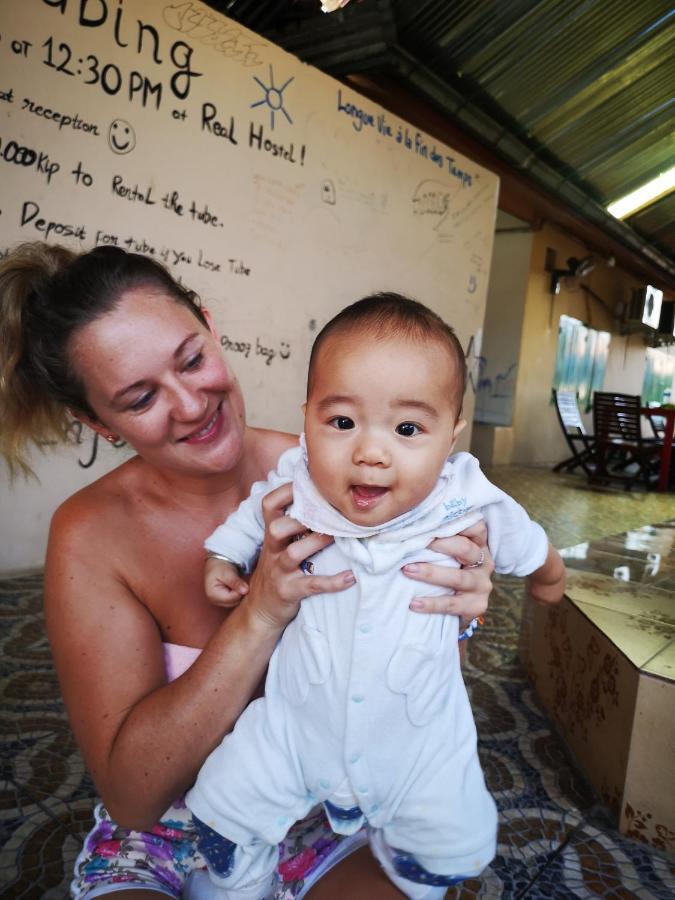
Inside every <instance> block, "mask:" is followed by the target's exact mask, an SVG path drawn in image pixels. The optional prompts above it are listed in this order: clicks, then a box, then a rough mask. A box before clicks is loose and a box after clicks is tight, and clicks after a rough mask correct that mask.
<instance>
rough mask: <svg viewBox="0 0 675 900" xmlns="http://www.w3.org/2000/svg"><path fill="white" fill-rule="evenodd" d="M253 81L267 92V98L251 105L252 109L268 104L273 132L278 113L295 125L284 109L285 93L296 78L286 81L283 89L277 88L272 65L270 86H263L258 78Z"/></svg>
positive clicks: (255, 77)
mask: <svg viewBox="0 0 675 900" xmlns="http://www.w3.org/2000/svg"><path fill="white" fill-rule="evenodd" d="M253 80H254V81H257V82H258V84H259V85H260V87H261V88H262V89H263V91H264V92H265V96H264V97H263V98H262V100H258V101H256V103H252V104H251V109H253V107H255V106H263V105H264V104H267V106H269V108H270V125H271V127H272V131H274V114H275V113H276V112H282V113H283V114H284V115H285V116H286V118H287V119H288V121H289V122H290V123H291V125H292V124H293V119H291V117H290V116H289V115H288V113H287V112H286V110H285V108H284V98H283V93H284V91H285V90H286V88H287V87H288V85H289V84H290V83H291V81H294V80H295V76H294V75H293V76H291V77H290V78H289V79H288V81H286V82H285V83H284V84H283V85H282V86H281V87H275V85H274V71H273V70H272V66H271V65H270V83H269V85H267V84H263V82H262V81H261V80H260V79H259V78H258V77H257V76H256V75H254V76H253Z"/></svg>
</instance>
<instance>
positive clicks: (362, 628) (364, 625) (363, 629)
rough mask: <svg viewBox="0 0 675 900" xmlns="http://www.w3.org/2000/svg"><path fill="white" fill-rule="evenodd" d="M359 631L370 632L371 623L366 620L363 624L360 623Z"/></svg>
mask: <svg viewBox="0 0 675 900" xmlns="http://www.w3.org/2000/svg"><path fill="white" fill-rule="evenodd" d="M359 631H360V632H362V633H363V634H368V632H369V631H370V625H368V624H367V623H366V622H364V623H363V625H359Z"/></svg>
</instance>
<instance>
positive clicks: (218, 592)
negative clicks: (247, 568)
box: [204, 556, 248, 608]
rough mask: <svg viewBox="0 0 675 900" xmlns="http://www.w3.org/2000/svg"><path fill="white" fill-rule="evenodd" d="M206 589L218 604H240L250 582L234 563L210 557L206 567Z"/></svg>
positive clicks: (230, 605) (227, 605) (212, 599)
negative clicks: (246, 580)
mask: <svg viewBox="0 0 675 900" xmlns="http://www.w3.org/2000/svg"><path fill="white" fill-rule="evenodd" d="M204 590H205V592H206V596H207V597H208V598H209V600H210V601H211V603H213V604H215V605H216V606H225V607H230V608H231V607H233V606H238V605H239V604H240V603H241V601H242V600H243V599H244V597H245V596H246V594H248V584H247V583H246V582H245V581H244V579H243V578H242V577H241V575H240V574H239V570H238V569H237V567H236V566H235V565H234V564H233V563H228V562H225V560H223V559H217V558H216V557H214V556H210V557H208V559H207V560H206V566H205V568H204Z"/></svg>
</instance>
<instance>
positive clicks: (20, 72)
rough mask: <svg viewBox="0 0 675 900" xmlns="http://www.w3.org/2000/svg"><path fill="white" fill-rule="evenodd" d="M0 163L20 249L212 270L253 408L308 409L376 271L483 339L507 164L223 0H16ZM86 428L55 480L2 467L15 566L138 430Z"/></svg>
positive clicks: (185, 273)
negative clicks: (394, 108) (443, 137)
mask: <svg viewBox="0 0 675 900" xmlns="http://www.w3.org/2000/svg"><path fill="white" fill-rule="evenodd" d="M0 177H1V179H2V193H1V199H0V254H5V253H7V251H8V249H9V248H10V247H11V246H13V245H14V244H16V243H17V242H19V241H26V240H40V239H46V240H48V241H50V242H55V243H56V242H58V243H63V244H65V245H66V246H69V247H71V248H72V249H76V250H79V249H88V248H91V247H93V246H96V245H105V244H108V245H116V246H119V247H123V248H126V249H131V250H134V251H137V252H141V253H145V254H147V255H149V256H152V257H153V258H155V259H158V260H160V261H162V262H164V263H165V265H166V266H167V267H168V268H169V270H170V271H171V272H172V273H173V274H174V275H175V276H176V277H177V278H179V279H180V280H181V282H182V283H184V284H186V285H188V286H189V287H191V288H192V289H193V290H195V291H197V293H198V294H199V295H200V296H201V298H202V300H203V302H204V303H205V305H206V306H207V307H208V308H209V309H210V310H211V312H212V313H213V315H214V318H215V321H216V325H217V327H218V328H219V330H220V334H221V344H222V347H223V352H224V353H225V355H226V358H227V359H228V361H229V362H230V363H231V364H232V366H233V368H234V369H235V371H236V373H237V375H238V377H239V380H240V382H241V384H242V387H243V390H244V395H245V397H246V401H247V409H248V417H249V421H250V423H251V424H253V425H261V426H266V427H271V428H280V429H284V430H289V431H298V430H299V429H300V428H301V424H302V423H301V416H300V404H301V403H302V401H303V399H304V396H303V393H304V383H305V374H306V366H307V360H308V356H309V350H310V347H311V343H312V340H313V337H314V336H315V334H316V332H317V330H318V329H319V328H320V327H321V326H322V325H323V324H324V323H325V322H326V321H327V320H328V319H329V318H330V317H331V316H332V315H333V314H334V313H335V312H336V311H337V310H339V309H340V308H342V307H343V306H345V305H347V304H348V303H351V302H352V301H354V300H356V299H358V298H359V297H361V296H363V295H364V294H367V293H370V292H373V291H379V290H394V291H399V292H401V293H404V294H408V295H410V296H413V297H415V298H416V299H419V300H421V301H422V302H423V303H426V304H427V305H429V306H431V307H432V308H433V309H435V310H436V311H437V312H439V313H440V314H441V315H442V316H443V317H444V318H445V319H446V321H448V322H449V323H450V324H451V325H453V327H454V328H455V329H456V331H457V333H458V335H459V338H460V340H461V342H462V344H463V346H464V347H465V348H471V352H470V359H469V363H470V364H471V363H472V361H474V360H475V358H477V356H478V355H479V352H480V347H479V343H480V329H481V326H482V322H483V316H484V310H485V296H486V288H487V279H488V273H489V267H490V255H491V249H492V240H493V234H494V220H495V211H496V198H497V189H498V180H497V178H496V176H495V175H493V174H492V173H490V172H488V171H486V170H485V169H483V168H481V167H480V166H478V165H476V164H475V163H473V162H471V161H470V160H468V159H466V158H465V157H463V156H462V155H461V154H459V153H456V152H455V151H453V150H452V149H451V148H449V147H447V146H445V145H443V144H441V143H439V142H438V141H437V140H435V139H434V138H433V137H431V136H430V135H428V134H425V133H423V132H420V131H418V130H417V129H415V128H414V127H413V126H411V125H409V124H408V123H406V122H405V121H403V120H401V119H399V118H397V117H396V116H394V115H392V114H391V113H389V112H388V111H386V110H384V109H383V108H382V107H380V106H378V105H377V104H375V103H373V102H372V101H370V100H367V99H365V98H363V97H361V96H360V95H358V94H357V93H355V92H354V91H352V90H350V89H349V88H347V87H345V86H344V85H342V84H340V83H339V82H337V81H335V80H334V79H332V78H330V77H329V76H327V75H324V74H323V73H321V72H319V71H318V70H317V69H315V68H312V67H311V66H308V65H306V64H304V63H302V62H300V61H299V60H298V59H297V58H295V57H293V56H291V55H289V54H287V53H286V52H285V51H283V50H281V49H280V48H278V47H276V46H274V45H273V44H270V43H269V42H267V41H265V40H264V39H262V38H261V37H259V36H258V35H256V34H254V33H252V32H250V31H248V30H247V29H245V28H243V27H242V26H240V25H239V24H237V23H235V22H232V21H231V20H228V19H227V18H225V17H224V16H221V15H218V14H216V13H215V12H213V11H212V10H210V9H209V8H208V7H206V6H204V5H203V4H201V3H197V2H192V0H188V2H182V3H181V2H178V3H169V4H167V3H165V2H160V0H120V2H118V0H23V2H21V3H16V2H12V3H3V4H1V5H0ZM473 403H474V399H473V394H472V392H471V390H469V391H468V392H467V396H466V398H465V413H466V416H467V418H468V420H469V422H470V421H471V418H472V413H473ZM467 432H468V429H467ZM76 437H79V440H80V444H79V445H76V446H74V447H72V448H68V449H65V450H60V451H56V452H47V453H45V454H44V455H40V454H37V455H36V462H35V468H36V471H37V472H38V475H39V477H40V479H41V485H42V486H41V487H40V486H36V485H26V484H23V483H20V482H17V483H15V484H14V485H10V484H9V482H8V480H7V478H6V476H5V474H4V472H3V473H2V476H1V477H2V479H3V480H2V483H1V484H0V491H1V493H0V502H1V503H2V508H3V510H7V509H8V510H10V515H9V516H7V517H5V516H3V519H4V520H5V521H7V520H8V519H9V520H11V522H12V529H11V533H7V532H8V529H7V526H6V525H5V526H3V531H5V533H0V547H1V548H2V549H0V554H1V556H0V567H2V568H4V569H6V568H21V567H23V566H28V565H33V564H39V563H40V561H41V558H42V553H43V551H44V543H45V535H46V528H47V525H48V522H49V518H50V516H51V513H52V512H53V509H54V508H55V506H56V505H57V504H58V503H59V502H60V501H61V500H62V499H63V498H64V497H65V496H67V495H68V493H70V492H71V491H72V490H73V489H74V488H76V487H78V486H81V485H84V484H86V483H87V482H88V481H91V480H92V479H93V478H96V477H99V476H100V475H101V474H103V473H104V472H105V471H107V470H108V469H109V468H111V467H112V466H113V465H115V464H116V463H117V462H119V461H121V460H122V459H123V458H124V454H125V453H128V452H129V451H128V450H126V449H118V450H115V449H114V448H102V447H99V446H94V444H93V438H92V437H91V436H89V435H87V434H86V433H84V432H83V433H81V434H78V435H76ZM469 438H470V435H469V434H468V433H465V435H464V440H463V446H468V441H469Z"/></svg>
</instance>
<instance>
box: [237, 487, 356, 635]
mask: <svg viewBox="0 0 675 900" xmlns="http://www.w3.org/2000/svg"><path fill="white" fill-rule="evenodd" d="M292 500H293V489H292V487H291V485H290V484H286V485H283V486H282V487H280V488H276V490H274V491H270V493H269V494H267V495H266V496H265V497H264V498H263V501H262V511H263V518H264V519H265V540H264V542H263V546H262V550H261V551H260V557H259V559H258V563H257V565H256V567H255V571H254V573H253V575H252V577H251V583H250V586H249V592H248V596H247V597H246V599H245V601H244V603H245V604H249V605H250V608H251V609H252V610H254V611H255V612H256V613H257V615H258V616H259V617H260V618H261V619H262V621H263V622H265V623H266V624H268V625H269V626H271V627H272V628H276V629H283V628H285V627H286V625H288V623H289V622H290V621H291V619H294V618H295V616H296V615H297V613H298V609H299V607H300V601H301V600H303V599H304V598H305V597H311V596H312V595H313V594H324V593H328V594H331V593H334V592H336V591H343V590H345V588H348V587H349V586H350V585H352V584H354V581H355V579H354V575H353V573H352V572H350V571H345V572H339V573H338V574H337V575H312V574H305V572H304V571H303V570H302V569H301V565H302V563H303V562H304V561H305V560H307V559H309V557H311V556H314V554H315V553H318V552H319V550H323V548H324V547H327V546H328V545H329V544H332V543H333V538H331V537H328V536H327V535H325V534H315V533H314V532H308V531H307V530H306V529H305V528H304V526H303V525H301V524H300V523H299V522H297V521H296V520H295V519H291V518H290V516H286V515H284V510H285V509H286V507H288V506H290V505H291V502H292ZM242 605H244V604H242Z"/></svg>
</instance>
